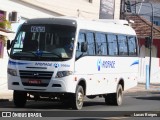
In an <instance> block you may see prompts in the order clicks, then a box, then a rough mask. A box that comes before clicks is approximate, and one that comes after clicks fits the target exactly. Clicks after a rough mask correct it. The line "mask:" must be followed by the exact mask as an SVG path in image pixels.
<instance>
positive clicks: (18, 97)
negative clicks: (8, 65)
mask: <svg viewBox="0 0 160 120" xmlns="http://www.w3.org/2000/svg"><path fill="white" fill-rule="evenodd" d="M13 101H14V105H15V106H16V107H18V108H23V107H25V105H26V101H27V93H26V92H23V91H14V93H13Z"/></svg>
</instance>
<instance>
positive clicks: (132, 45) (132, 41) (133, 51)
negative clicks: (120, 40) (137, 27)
mask: <svg viewBox="0 0 160 120" xmlns="http://www.w3.org/2000/svg"><path fill="white" fill-rule="evenodd" d="M128 47H129V55H137V44H136V37H134V36H129V37H128Z"/></svg>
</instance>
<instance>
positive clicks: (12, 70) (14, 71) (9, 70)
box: [7, 68, 17, 76]
mask: <svg viewBox="0 0 160 120" xmlns="http://www.w3.org/2000/svg"><path fill="white" fill-rule="evenodd" d="M7 72H8V74H10V75H12V76H17V70H15V69H10V68H8V70H7Z"/></svg>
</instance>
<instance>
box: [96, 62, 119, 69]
mask: <svg viewBox="0 0 160 120" xmlns="http://www.w3.org/2000/svg"><path fill="white" fill-rule="evenodd" d="M115 65H116V62H115V61H114V60H113V61H112V60H103V61H102V60H101V59H98V60H97V68H98V71H101V69H102V68H103V69H111V68H115Z"/></svg>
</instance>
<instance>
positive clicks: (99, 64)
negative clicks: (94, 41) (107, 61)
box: [97, 59, 102, 71]
mask: <svg viewBox="0 0 160 120" xmlns="http://www.w3.org/2000/svg"><path fill="white" fill-rule="evenodd" d="M101 66H102V60H101V59H98V60H97V68H98V71H100V70H101Z"/></svg>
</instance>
